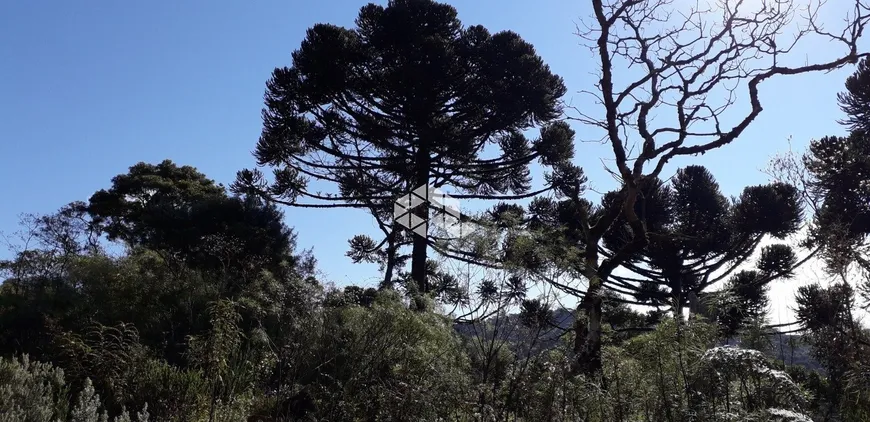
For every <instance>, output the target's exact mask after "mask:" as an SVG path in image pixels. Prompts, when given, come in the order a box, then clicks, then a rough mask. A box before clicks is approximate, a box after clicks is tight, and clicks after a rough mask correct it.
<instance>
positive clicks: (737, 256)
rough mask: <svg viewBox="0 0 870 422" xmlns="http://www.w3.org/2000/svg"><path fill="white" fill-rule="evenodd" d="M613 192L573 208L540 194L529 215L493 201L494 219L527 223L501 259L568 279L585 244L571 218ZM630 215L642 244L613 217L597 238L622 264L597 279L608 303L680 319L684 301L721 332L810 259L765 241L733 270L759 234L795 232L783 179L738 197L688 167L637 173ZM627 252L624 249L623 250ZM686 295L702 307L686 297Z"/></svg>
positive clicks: (789, 189) (793, 204) (754, 311)
mask: <svg viewBox="0 0 870 422" xmlns="http://www.w3.org/2000/svg"><path fill="white" fill-rule="evenodd" d="M618 196H619V192H609V193H606V194H605V195H603V197H602V200H601V203H600V204H599V205H593V204H591V203H589V202H588V201H587V202H583V203H582V208H580V207H578V206H576V203H575V202H574V201H572V200H570V199H564V200H561V201H553V200H550V199H543V198H539V199H536V200H535V201H533V202H532V204H531V206H530V207H529V210H528V211H525V210H522V209H517V208H516V207H495V208H494V209H493V211H492V214H493V216H494V217H495V218H494V219H495V221H496V222H498V223H505V222H506V221H508V220H509V218H506V217H505V216H506V215H508V216H510V215H512V216H514V221H521V222H522V223H521V227H523V228H525V229H526V231H525V232H523V234H519V235H509V236H508V237H507V239H506V241H505V254H506V255H505V258H506V260H507V261H508V262H513V263H516V265H518V266H519V267H521V268H523V269H525V270H530V271H532V272H533V274H537V275H540V274H541V273H543V272H545V271H542V270H545V269H547V268H552V267H561V268H568V269H569V277H571V278H578V277H580V276H581V275H582V273H581V272H580V271H581V270H582V268H583V261H582V256H581V254H579V253H578V251H582V248H583V247H584V245H585V244H586V243H585V242H586V236H587V233H588V232H584V231H583V228H582V226H580V225H578V224H577V222H578V221H580V219H579V218H578V214H580V213H581V212H582V213H583V214H586V215H588V216H589V217H588V218H590V219H591V220H593V221H597V220H599V219H601V218H603V217H602V216H603V215H605V214H606V212H607V210H608V208H609V207H611V206H612V204H613V202H614V201H616V200H618ZM634 212H635V213H636V215H637V216H638V218H639V221H640V222H641V223H642V224H643V225H644V228H645V230H646V232H647V236H648V238H649V240H648V243H647V244H646V245H645V246H644V247H643V248H638V249H630V248H629V243H630V242H631V241H632V229H631V226H630V224H629V222H628V221H627V219H626V218H625V217H624V216H621V215H620V216H618V217H617V218H615V219H614V222H613V224H612V225H611V226H610V227H609V229H608V231H607V232H605V233H604V234H603V242H602V244H601V245H600V246H599V249H598V253H600V254H601V256H603V257H604V258H605V259H614V257H615V256H616V255H617V254H623V255H625V257H624V258H623V259H621V260H620V262H621V263H622V264H621V268H623V269H625V270H628V271H627V273H626V272H625V271H620V272H615V273H611V274H610V277H609V278H608V279H607V280H605V281H604V283H603V285H604V286H605V287H606V288H607V290H605V294H607V295H608V300H609V301H615V302H623V303H627V304H637V305H648V306H654V307H656V308H662V307H663V308H665V309H666V310H669V311H672V312H673V313H674V315H675V316H679V317H680V318H682V314H683V309H684V308H685V307H686V306H687V305H696V306H694V308H695V309H694V310H693V311H694V312H702V313H705V314H706V315H707V316H708V317H711V318H713V319H715V320H718V321H720V322H721V324H722V325H723V327H724V328H725V329H724V330H723V334H733V331H734V330H735V329H737V328H739V327H740V325H741V324H742V323H744V322H746V321H748V320H750V319H756V318H758V317H760V316H762V315H763V314H764V310H765V303H764V302H765V299H766V298H765V296H764V293H765V288H766V286H767V285H768V284H769V283H771V282H773V281H774V280H778V279H782V278H788V277H790V276H791V275H792V273H793V269H794V268H795V267H796V266H798V265H800V264H801V263H803V262H804V261H806V260H807V259H809V258H810V257H811V256H812V254H810V255H808V256H807V257H805V258H803V259H802V260H801V261H800V262H798V260H797V258H796V255H795V253H794V251H793V250H792V248H791V247H789V246H788V245H785V244H773V245H768V246H765V247H763V248H761V256H760V259H759V260H758V262H757V263H756V265H755V266H756V268H755V269H754V270H746V271H741V272H737V273H735V272H736V271H737V270H738V269H740V268H741V267H744V266H746V265H747V264H748V263H749V262H748V261H749V259H750V258H751V257H752V255H753V254H754V253H755V252H756V251H758V250H759V247H760V244H761V242H762V240H763V239H764V238H765V237H766V236H773V237H775V238H779V239H782V238H784V237H785V236H787V235H789V234H792V233H794V232H796V231H797V229H798V227H799V224H800V223H801V220H802V216H801V210H800V206H799V198H798V192H797V190H796V189H795V188H794V187H793V186H790V185H786V184H783V183H773V184H770V185H761V186H749V187H747V188H745V189H744V190H743V193H742V194H741V195H740V196H739V197H738V198H735V199H734V200H728V199H727V198H726V197H725V196H724V195H722V193H721V192H720V191H719V186H718V184H717V183H716V181H715V179H714V178H713V176H712V175H711V174H710V173H709V172H708V171H707V169H705V168H704V167H701V166H688V167H685V168H683V169H680V170H679V171H677V174H676V175H675V176H674V177H673V178H672V179H671V181H670V182H668V183H665V182H663V181H662V180H660V179H652V178H648V179H645V180H644V181H643V183H642V184H641V186H640V187H639V196H638V200H637V201H636V202H635V204H634ZM517 217H518V218H517ZM629 250H631V251H632V252H631V254H626V251H629ZM549 281H550V283H553V284H554V285H555V286H556V287H557V288H559V289H561V290H562V291H563V292H566V293H569V294H577V293H578V292H577V289H576V288H574V287H571V286H570V285H567V284H563V283H559V282H557V281H556V280H552V279H551V280H549ZM720 282H725V288H724V289H722V290H721V291H718V292H708V290H709V289H710V288H711V287H713V286H714V285H716V284H717V283H720ZM714 293H716V294H714ZM725 293H729V294H730V295H731V296H730V297H732V300H730V302H728V307H727V308H725V309H716V310H715V312H716V313H715V314H713V313H712V312H713V311H714V309H715V307H712V306H710V303H709V302H711V301H713V300H714V299H716V298H717V297H720V296H722V295H723V294H725ZM693 299H699V300H700V302H704V303H691V302H692V301H693ZM699 305H700V306H699ZM690 309H691V307H690Z"/></svg>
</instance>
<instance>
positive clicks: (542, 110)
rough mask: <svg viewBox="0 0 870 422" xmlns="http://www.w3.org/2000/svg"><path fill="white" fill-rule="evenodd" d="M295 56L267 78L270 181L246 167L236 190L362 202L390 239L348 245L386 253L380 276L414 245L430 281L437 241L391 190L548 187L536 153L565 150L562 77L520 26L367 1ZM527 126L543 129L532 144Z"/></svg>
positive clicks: (435, 6) (263, 157)
mask: <svg viewBox="0 0 870 422" xmlns="http://www.w3.org/2000/svg"><path fill="white" fill-rule="evenodd" d="M292 58H293V63H292V66H290V67H281V68H277V69H275V71H274V72H273V74H272V78H271V79H270V80H269V82H268V84H267V89H266V95H265V103H266V106H265V109H264V111H263V131H262V136H261V137H260V139H259V142H258V143H257V147H256V151H255V156H256V158H257V162H258V165H259V166H261V167H269V168H272V169H273V170H274V177H273V179H272V180H271V181H268V180H267V179H266V178H265V176H264V175H263V174H262V172H261V171H260V170H256V169H255V170H244V171H241V172H240V173H239V175H238V178H237V181H236V183H235V185H234V188H235V189H236V190H237V191H247V192H256V193H258V194H260V195H264V196H266V197H269V198H270V199H271V200H273V201H275V202H278V203H282V204H286V205H291V206H298V207H349V208H358V209H365V210H368V211H369V212H370V213H371V214H372V216H373V217H374V218H375V220H376V221H377V223H378V225H379V227H380V229H381V231H382V232H383V234H384V239H383V240H382V241H380V242H377V241H374V240H372V239H370V238H367V237H360V236H358V237H356V238H354V239H353V240H352V241H351V247H352V251H351V253H350V255H351V256H353V257H354V259H356V260H366V259H369V260H375V261H380V262H382V263H385V267H386V268H385V281H387V282H389V281H390V279H391V278H392V277H393V273H394V272H395V271H396V268H395V264H396V263H397V262H401V261H402V257H401V256H400V255H399V248H400V247H402V246H404V245H407V244H411V245H412V253H411V278H412V279H413V280H414V281H415V282H417V283H419V287H420V290H421V291H422V292H424V293H425V292H426V291H428V290H429V286H428V284H427V283H426V278H427V277H426V272H427V271H426V269H427V263H426V260H427V248H428V247H429V246H430V245H431V244H432V239H430V238H427V237H424V236H414V235H410V234H409V233H407V232H404V231H402V230H401V228H400V227H399V226H398V225H394V224H392V222H391V214H392V210H393V202H394V201H395V200H396V199H397V198H398V197H399V196H401V195H404V194H407V193H409V192H411V191H412V190H414V189H416V188H417V187H420V186H424V185H429V186H433V187H436V188H439V187H442V186H451V187H453V188H455V189H456V190H458V191H459V193H458V194H456V195H453V196H454V197H456V198H457V199H460V200H462V199H472V198H475V199H511V198H512V199H518V198H522V197H529V196H533V195H535V194H537V193H540V192H543V191H546V190H548V189H549V187H544V188H542V189H537V190H533V189H532V184H531V178H530V170H529V165H530V164H531V163H533V162H534V161H535V160H538V161H539V162H540V163H541V164H543V165H547V166H549V165H555V164H557V163H562V162H566V161H567V160H570V159H571V157H572V156H573V135H574V133H573V131H572V130H571V129H570V128H569V126H568V125H567V124H566V123H564V122H557V121H554V119H556V118H557V117H558V116H559V115H560V114H561V108H560V103H559V98H560V97H561V96H562V95H563V94H564V93H565V90H566V89H565V85H564V84H563V82H562V79H561V78H560V77H558V76H556V75H554V74H553V73H552V72H551V71H550V69H549V67H548V66H547V65H545V64H544V62H543V60H541V58H540V57H539V56H538V55H537V53H536V52H535V49H534V48H533V47H532V46H531V45H530V44H529V43H527V42H525V41H524V40H523V39H522V38H520V36H519V35H517V34H516V33H513V32H510V31H503V32H498V33H494V34H493V33H490V32H489V31H488V30H487V29H486V28H484V27H482V26H471V27H463V26H462V24H461V22H460V21H459V19H458V18H457V12H456V10H455V9H454V8H453V7H451V6H449V5H446V4H440V3H436V2H433V1H431V0H393V1H389V2H388V4H387V6H386V7H384V6H380V5H375V4H369V5H367V6H364V7H363V8H362V9H361V10H360V12H359V15H358V17H357V19H356V28H353V29H348V28H343V27H338V26H335V25H329V24H318V25H315V26H313V27H311V28H310V29H309V30H308V31H307V34H306V38H305V40H304V41H303V42H302V45H301V46H300V48H299V49H298V50H296V51H295V52H294V53H293V55H292ZM534 126H541V131H540V136H539V137H538V138H537V139H534V140H529V139H528V138H526V136H525V135H524V132H525V131H526V130H528V129H530V128H532V127H534ZM324 186H328V187H329V188H326V189H330V188H331V189H332V191H330V192H327V193H324V192H320V191H319V190H320V189H323V188H324ZM414 212H415V213H416V215H417V216H419V217H421V218H423V219H426V218H427V216H428V210H427V208H426V207H417V208H416V209H415V211H414ZM409 237H410V238H409ZM377 252H381V255H380V256H378V257H374V258H372V257H371V256H372V254H374V253H377Z"/></svg>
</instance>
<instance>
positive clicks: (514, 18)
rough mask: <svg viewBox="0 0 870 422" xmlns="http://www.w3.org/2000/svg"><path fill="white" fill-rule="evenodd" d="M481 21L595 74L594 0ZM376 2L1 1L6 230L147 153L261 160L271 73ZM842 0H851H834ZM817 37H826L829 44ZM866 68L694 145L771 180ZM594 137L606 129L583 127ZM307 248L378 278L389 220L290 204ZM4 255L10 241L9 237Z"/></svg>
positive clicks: (210, 167)
mask: <svg viewBox="0 0 870 422" xmlns="http://www.w3.org/2000/svg"><path fill="white" fill-rule="evenodd" d="M450 3H451V4H453V5H455V6H456V7H457V9H458V11H459V16H460V19H462V21H463V22H464V23H465V24H483V25H485V26H486V27H488V28H489V29H490V30H492V31H497V30H503V29H511V30H513V31H515V32H518V33H519V34H520V35H521V36H522V37H524V38H525V39H526V40H527V41H529V42H531V43H532V44H533V45H535V46H536V48H537V50H538V52H539V54H540V55H541V56H542V57H543V58H544V60H545V61H546V62H547V63H548V64H549V65H550V66H551V68H552V70H553V71H554V72H555V73H557V74H559V75H561V76H562V77H563V78H564V79H565V82H566V85H567V86H568V88H569V94H568V96H569V99H570V97H572V96H574V97H579V96H578V94H576V92H577V91H579V90H582V89H590V88H592V83H593V82H594V77H593V76H592V75H591V74H590V72H593V71H594V70H595V68H594V65H595V63H594V61H592V60H590V58H589V52H588V50H585V49H584V48H583V47H581V46H579V39H578V38H577V37H576V36H574V35H573V32H574V31H575V22H577V21H578V19H580V18H583V17H585V16H586V15H588V12H587V10H586V2H585V1H578V0H572V1H567V0H547V1H542V2H538V3H537V4H536V5H534V6H533V7H532V6H530V5H531V3H529V2H528V1H519V0H463V1H454V2H450ZM364 4H365V2H364V1H355V0H353V1H351V0H340V1H330V2H291V1H286V0H285V1H277V0H258V1H251V2H213V1H204V0H197V1H193V0H191V1H184V2H168V1H163V2H111V1H93V0H79V1H75V2H44V1H7V2H2V4H0V57H2V66H0V181H2V182H0V204H2V205H0V231H3V232H7V233H9V232H12V231H14V230H15V229H16V227H17V221H18V215H19V214H20V213H23V212H36V213H46V212H51V211H53V210H56V209H57V208H59V207H61V206H62V205H64V204H66V203H68V202H70V201H74V200H87V198H88V197H89V196H90V195H91V194H92V193H93V192H94V191H96V190H98V189H100V188H104V187H106V186H108V184H109V182H110V179H111V178H112V177H113V176H114V175H116V174H119V173H124V172H126V170H127V168H128V167H129V166H131V165H133V164H135V163H137V162H139V161H146V162H152V163H155V162H159V161H161V160H163V159H166V158H169V159H172V160H173V161H175V162H176V163H179V164H188V165H192V166H195V167H197V168H198V169H199V170H200V171H202V172H204V173H205V174H206V175H208V176H209V177H211V178H213V179H215V180H217V181H219V182H223V183H225V184H228V183H230V182H232V180H233V178H234V175H235V172H236V171H237V170H239V169H242V168H247V167H251V166H253V165H254V160H253V158H252V156H251V154H250V151H251V150H252V149H253V148H254V146H255V143H256V141H257V138H258V136H259V132H260V128H261V120H260V109H261V108H262V96H263V92H264V84H265V82H266V80H267V79H268V78H269V75H270V72H271V71H272V69H273V68H275V67H276V66H285V65H289V64H290V53H291V52H292V51H293V50H295V49H296V48H298V46H299V43H300V41H301V40H302V37H303V36H304V33H305V30H306V29H307V28H308V27H310V26H311V25H313V24H315V23H318V22H329V23H334V24H339V25H343V26H351V25H352V22H353V19H354V17H355V16H356V14H357V11H358V10H359V7H361V6H363V5H364ZM834 7H835V8H836V7H837V6H834ZM814 48H819V49H825V48H826V46H825V45H817V46H815V47H814ZM849 72H850V70H848V69H847V70H842V71H838V72H834V73H831V74H816V75H807V76H800V77H792V78H788V79H784V80H780V81H773V82H771V83H768V84H766V85H764V86H763V88H762V96H763V102H764V104H765V107H766V110H765V111H764V113H763V114H762V116H761V117H760V118H758V119H757V120H756V122H755V123H754V124H753V126H752V127H751V128H750V129H749V130H747V131H746V132H745V133H744V135H743V136H742V137H741V138H740V139H739V140H738V141H736V142H735V143H734V144H732V145H729V146H727V147H725V148H723V149H721V150H717V151H714V152H712V153H708V154H706V155H705V156H703V157H698V158H693V159H692V160H694V161H695V162H699V163H701V164H704V165H706V166H708V167H709V168H710V169H711V170H712V171H713V173H714V174H715V175H716V176H717V178H718V179H719V181H720V184H721V185H722V188H723V190H724V191H725V193H726V194H738V193H739V191H740V189H741V188H742V187H743V186H745V185H748V184H758V183H763V182H764V181H766V176H765V175H763V174H762V173H760V172H759V171H758V170H759V169H760V168H762V167H763V166H764V165H765V164H766V162H767V160H768V159H769V158H770V156H772V155H773V154H775V153H777V152H779V151H783V150H785V149H787V148H788V143H787V139H788V138H789V137H790V136H793V143H794V145H795V146H797V147H802V146H803V145H804V144H805V143H806V142H807V141H808V140H809V139H812V138H815V137H819V136H823V135H828V134H840V133H842V132H843V130H842V128H840V127H839V125H837V123H836V120H837V119H838V118H840V117H841V114H840V111H839V109H838V107H837V104H836V97H835V95H836V92H838V91H839V90H841V89H842V87H843V82H844V80H845V77H846V76H847V75H848V74H849ZM577 130H578V138H579V140H592V139H597V135H595V134H594V133H593V132H591V131H590V130H589V129H587V128H583V127H580V126H578V127H577ZM577 148H578V151H577V162H578V163H579V164H581V165H583V166H584V167H585V169H586V171H587V174H589V176H590V178H591V179H592V182H593V185H594V186H596V187H599V188H601V189H604V188H607V187H610V186H611V179H610V176H608V175H607V174H606V173H604V172H603V171H602V169H601V168H602V162H601V160H600V157H609V156H610V155H609V154H608V153H607V148H605V147H602V146H599V145H597V144H594V143H583V142H578V147H577ZM286 215H287V222H288V224H290V225H291V226H294V227H295V228H296V230H297V231H298V233H299V244H300V246H301V247H306V248H307V247H314V250H315V253H316V255H317V257H318V259H319V260H320V263H321V267H322V269H323V270H324V271H325V272H326V273H327V274H328V276H329V278H331V279H332V280H333V281H335V282H338V283H348V282H354V283H366V282H367V280H370V279H371V276H372V275H373V274H374V273H373V270H374V268H372V267H371V266H356V265H353V264H351V263H350V261H349V260H348V259H347V258H345V257H344V251H345V249H346V244H347V243H346V241H347V239H348V238H349V237H350V236H352V235H353V234H356V233H359V232H366V231H371V230H372V229H373V228H374V227H375V226H374V223H373V222H372V221H371V220H370V218H369V217H368V216H367V215H365V214H364V213H363V212H362V211H332V210H329V211H324V210H311V209H290V210H287V212H286ZM0 256H6V253H5V252H3V253H2V254H0Z"/></svg>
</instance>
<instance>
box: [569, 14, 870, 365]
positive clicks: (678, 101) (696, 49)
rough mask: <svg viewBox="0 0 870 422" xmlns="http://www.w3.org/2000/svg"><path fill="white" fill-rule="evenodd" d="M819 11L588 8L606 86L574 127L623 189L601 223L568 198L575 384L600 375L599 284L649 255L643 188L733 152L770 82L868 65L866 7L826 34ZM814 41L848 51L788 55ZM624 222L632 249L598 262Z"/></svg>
mask: <svg viewBox="0 0 870 422" xmlns="http://www.w3.org/2000/svg"><path fill="white" fill-rule="evenodd" d="M823 3H824V2H821V3H819V4H812V5H810V7H808V8H803V7H801V4H799V2H796V1H792V0H783V1H775V2H768V1H761V2H744V1H734V2H732V1H723V2H718V3H717V4H716V5H710V6H706V5H705V6H702V5H697V6H695V5H685V4H679V5H678V2H673V1H671V0H655V1H647V0H628V1H622V0H618V1H616V0H592V5H591V6H592V16H591V18H590V20H588V21H585V22H583V23H582V24H581V27H580V28H579V30H578V34H579V35H580V36H581V37H582V39H583V40H584V41H586V42H587V45H588V47H589V48H590V50H591V51H592V52H593V53H594V54H595V56H596V57H597V58H598V59H599V60H598V66H599V69H598V71H599V73H598V75H599V76H600V79H599V80H598V82H597V83H596V85H595V90H594V91H595V92H591V91H587V92H588V93H589V94H590V95H592V96H593V97H594V99H595V104H596V105H599V106H600V107H591V108H588V109H578V110H577V117H576V119H577V120H579V121H580V122H582V123H584V124H586V125H589V126H590V127H593V128H598V129H600V131H601V133H602V139H603V140H604V141H605V142H607V143H608V144H609V145H610V146H611V147H612V149H613V158H614V164H615V168H614V169H613V174H615V175H616V176H618V177H619V179H620V183H621V189H620V190H619V195H618V197H617V199H616V200H614V201H612V203H610V204H609V205H608V206H607V207H606V209H605V210H604V211H602V212H601V213H600V215H598V216H596V217H597V218H594V219H593V218H592V217H593V216H592V215H589V214H588V213H586V212H585V211H584V210H585V206H583V205H582V204H583V198H580V197H579V195H575V196H573V197H572V196H570V195H569V196H568V197H569V199H571V200H572V201H574V203H575V204H576V205H575V206H574V207H573V208H574V209H576V210H578V213H577V217H578V219H579V221H578V222H577V224H576V225H577V226H578V227H579V228H580V231H582V232H583V233H584V238H583V239H584V241H585V244H584V246H583V248H582V256H583V258H582V262H580V265H579V267H578V269H579V270H580V271H581V272H582V274H583V277H584V278H585V279H586V280H588V287H587V288H586V289H585V291H582V292H579V294H578V296H580V297H582V303H581V305H580V309H581V310H582V311H583V312H584V313H585V314H586V317H585V318H578V319H577V325H576V327H575V331H576V332H577V335H576V337H575V339H576V341H575V344H574V349H575V350H574V351H575V362H574V365H573V366H572V371H573V372H574V373H579V372H584V373H586V374H590V375H593V374H594V375H597V374H600V370H601V320H602V315H601V312H602V298H603V295H602V290H603V289H604V288H605V287H604V283H606V282H607V280H608V279H609V278H610V276H611V275H612V273H613V270H614V269H616V268H617V267H619V266H620V265H622V264H623V262H625V261H626V260H628V259H629V258H630V257H631V256H633V255H635V254H636V253H637V251H639V250H642V249H643V248H645V247H646V246H647V244H648V243H649V240H650V236H649V235H648V232H647V230H646V227H645V226H644V224H643V222H642V221H641V218H640V217H639V216H638V215H637V213H636V212H635V202H636V201H637V200H638V197H639V192H640V189H641V188H642V186H643V183H644V180H646V179H648V178H656V177H658V176H659V175H660V174H661V172H662V171H663V170H664V168H665V166H666V165H667V164H668V163H669V162H670V161H671V159H673V158H674V157H678V156H689V155H697V154H703V153H706V152H709V151H712V150H714V149H717V148H720V147H723V146H725V145H728V144H730V143H732V142H734V141H735V140H736V139H737V138H738V137H739V136H740V135H741V134H742V133H743V132H744V131H745V130H746V128H747V127H749V125H750V124H751V123H752V122H753V121H754V120H755V118H756V117H758V115H759V114H760V113H761V112H762V110H763V109H764V107H763V105H762V96H761V91H760V87H761V86H762V85H763V84H764V82H765V81H766V80H769V79H772V78H777V77H781V76H788V75H799V74H804V73H809V72H819V71H829V70H833V69H838V68H841V67H843V66H846V65H849V64H855V63H858V61H859V60H860V59H862V58H863V57H865V56H867V53H865V52H863V51H859V48H858V41H859V39H860V38H861V37H862V36H863V33H864V28H865V26H866V24H867V22H868V19H870V9H868V7H867V5H866V4H865V3H864V2H863V1H861V0H855V1H854V2H850V3H851V7H850V8H849V11H848V15H847V16H846V19H844V23H845V25H842V26H840V27H839V28H837V29H834V30H831V29H830V28H823V26H822V25H821V22H820V21H819V18H818V16H819V7H821V5H822V4H823ZM796 17H799V18H798V19H796ZM651 28H655V29H651ZM792 28H794V30H792ZM812 38H816V39H817V40H826V41H833V42H834V43H835V44H836V46H838V47H840V48H841V50H840V51H839V52H835V53H834V54H832V55H831V56H828V57H831V58H830V60H819V61H814V60H812V59H807V58H805V57H804V55H803V54H801V53H797V54H793V53H795V50H796V49H799V48H800V46H802V45H804V44H805V43H804V41H806V40H811V39H812ZM777 41H781V42H777ZM832 48H836V47H832ZM792 56H797V57H792ZM798 57H799V58H798ZM626 69H627V70H626ZM616 73H619V77H616V76H614V75H615V74H616ZM738 90H745V95H743V96H742V98H744V101H746V103H745V104H744V106H743V107H740V106H738V104H737V103H736V101H737V96H736V95H735V93H736V92H737V91H738ZM726 110H728V111H729V113H725V111H726ZM733 110H741V111H740V112H737V113H736V114H735V113H732V111H733ZM729 120H730V122H729ZM580 193H582V191H581V192H580ZM620 216H621V217H622V218H625V220H626V221H627V222H628V224H629V226H630V227H631V238H630V241H628V242H626V246H625V247H624V248H623V249H622V250H620V251H617V252H615V253H613V254H612V256H611V257H608V258H603V257H602V256H601V255H600V254H599V246H600V245H599V244H600V242H601V240H602V236H603V235H604V233H605V232H607V230H608V228H609V227H610V226H611V224H612V223H613V222H614V221H615V220H616V219H617V218H618V217H620Z"/></svg>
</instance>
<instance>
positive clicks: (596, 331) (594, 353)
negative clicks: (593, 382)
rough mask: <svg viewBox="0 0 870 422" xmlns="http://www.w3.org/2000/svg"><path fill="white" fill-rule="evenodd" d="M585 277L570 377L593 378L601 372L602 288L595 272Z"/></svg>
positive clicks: (575, 330)
mask: <svg viewBox="0 0 870 422" xmlns="http://www.w3.org/2000/svg"><path fill="white" fill-rule="evenodd" d="M591 273H592V274H589V275H588V276H587V279H588V280H589V288H588V289H587V290H586V296H585V297H584V298H583V301H582V302H581V303H580V306H579V307H578V309H577V314H578V315H577V319H576V320H575V322H574V336H575V337H574V362H573V365H572V367H571V375H579V374H584V375H587V376H595V375H596V374H598V373H600V372H601V368H602V362H601V317H602V311H601V308H602V303H603V300H602V295H601V294H602V286H601V279H600V278H599V277H598V274H597V270H595V271H591Z"/></svg>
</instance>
